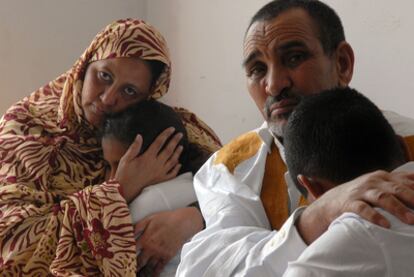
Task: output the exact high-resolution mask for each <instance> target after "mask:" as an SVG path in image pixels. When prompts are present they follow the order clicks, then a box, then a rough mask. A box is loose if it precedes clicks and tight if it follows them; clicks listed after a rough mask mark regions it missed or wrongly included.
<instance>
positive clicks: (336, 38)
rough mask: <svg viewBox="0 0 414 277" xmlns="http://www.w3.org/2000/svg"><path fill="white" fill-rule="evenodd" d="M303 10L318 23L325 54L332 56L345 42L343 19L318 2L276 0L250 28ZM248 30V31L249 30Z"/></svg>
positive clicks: (262, 9) (261, 12)
mask: <svg viewBox="0 0 414 277" xmlns="http://www.w3.org/2000/svg"><path fill="white" fill-rule="evenodd" d="M294 8H301V9H303V10H305V11H306V12H307V13H308V14H309V15H310V17H311V18H312V19H313V20H314V22H315V23H316V26H317V28H318V35H319V41H320V42H321V44H322V48H323V50H324V53H325V54H332V53H333V52H334V51H335V50H336V48H337V47H338V45H339V43H341V42H342V41H344V40H345V33H344V28H343V26H342V23H341V19H340V18H339V16H338V15H337V14H336V12H335V11H334V10H333V9H332V8H330V7H329V6H328V5H326V4H324V3H322V2H320V1H318V0H275V1H272V2H270V3H268V4H266V5H265V6H263V7H262V8H261V9H260V10H259V11H258V12H257V13H256V14H255V15H254V16H253V17H252V19H251V21H250V24H249V28H250V26H251V25H252V24H253V23H255V22H257V21H269V20H273V19H275V18H276V17H278V16H279V15H280V14H281V13H283V12H285V11H287V10H290V9H294ZM249 28H247V29H249Z"/></svg>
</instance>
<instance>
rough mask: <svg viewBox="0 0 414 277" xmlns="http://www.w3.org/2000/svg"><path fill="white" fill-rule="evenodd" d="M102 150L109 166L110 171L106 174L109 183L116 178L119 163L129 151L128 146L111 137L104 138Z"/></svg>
mask: <svg viewBox="0 0 414 277" xmlns="http://www.w3.org/2000/svg"><path fill="white" fill-rule="evenodd" d="M102 150H103V155H104V159H105V161H106V162H107V163H108V164H109V170H107V171H106V173H105V180H106V181H108V180H110V179H113V178H114V177H115V173H116V170H117V169H118V164H119V161H120V160H121V158H122V156H123V155H124V154H125V153H126V151H127V150H128V145H126V144H125V143H122V142H120V141H119V140H117V139H115V138H113V137H110V136H109V137H103V138H102Z"/></svg>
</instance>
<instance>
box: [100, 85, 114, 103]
mask: <svg viewBox="0 0 414 277" xmlns="http://www.w3.org/2000/svg"><path fill="white" fill-rule="evenodd" d="M100 98H101V102H102V104H103V105H104V106H105V108H111V107H113V106H115V105H116V102H117V98H118V95H117V91H116V88H115V87H114V86H109V87H106V88H105V90H104V91H103V92H102V94H101V95H100Z"/></svg>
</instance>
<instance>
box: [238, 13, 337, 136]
mask: <svg viewBox="0 0 414 277" xmlns="http://www.w3.org/2000/svg"><path fill="white" fill-rule="evenodd" d="M243 65H244V68H245V71H246V75H247V87H248V90H249V92H250V95H251V96H252V98H253V100H254V101H255V102H256V105H257V107H258V108H259V110H260V111H261V112H262V114H263V116H264V118H265V120H266V121H267V122H268V124H269V127H270V130H271V131H272V132H273V133H274V134H275V135H276V136H278V137H283V129H284V126H285V125H286V123H287V119H288V117H289V115H290V114H291V112H292V111H293V109H294V108H295V106H296V105H297V104H298V102H299V101H300V99H301V98H302V97H303V96H306V95H311V94H315V93H318V92H320V91H322V90H324V89H329V88H333V87H335V86H338V85H339V80H338V74H337V68H336V55H335V53H333V54H332V55H327V54H325V53H324V51H323V48H322V45H321V43H320V41H319V39H318V30H317V27H316V25H315V23H314V22H313V20H312V18H311V17H310V16H309V15H308V13H307V12H306V11H304V10H303V9H299V8H298V9H291V10H287V11H285V12H283V13H281V14H280V15H279V16H278V17H276V18H275V19H273V20H270V21H258V22H255V23H254V24H252V26H251V27H250V28H249V30H248V32H247V34H246V38H245V41H244V63H243Z"/></svg>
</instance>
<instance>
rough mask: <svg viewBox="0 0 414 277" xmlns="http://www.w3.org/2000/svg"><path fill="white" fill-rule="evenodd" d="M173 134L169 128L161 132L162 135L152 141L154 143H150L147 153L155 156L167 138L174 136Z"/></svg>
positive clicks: (172, 128)
mask: <svg viewBox="0 0 414 277" xmlns="http://www.w3.org/2000/svg"><path fill="white" fill-rule="evenodd" d="M174 132H175V128H174V127H170V128H167V129H165V130H164V131H162V133H161V134H159V135H158V137H157V138H156V139H155V140H154V142H153V143H151V145H150V147H149V148H148V150H147V152H148V153H152V154H154V155H157V154H158V152H160V150H161V149H162V148H163V146H164V144H165V142H166V141H167V140H168V138H169V137H171V135H172V134H174Z"/></svg>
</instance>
